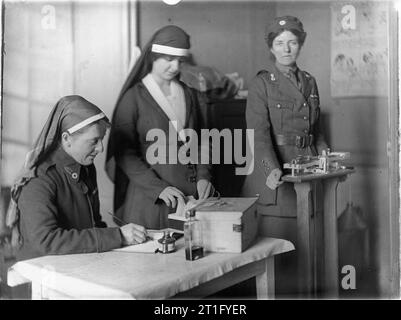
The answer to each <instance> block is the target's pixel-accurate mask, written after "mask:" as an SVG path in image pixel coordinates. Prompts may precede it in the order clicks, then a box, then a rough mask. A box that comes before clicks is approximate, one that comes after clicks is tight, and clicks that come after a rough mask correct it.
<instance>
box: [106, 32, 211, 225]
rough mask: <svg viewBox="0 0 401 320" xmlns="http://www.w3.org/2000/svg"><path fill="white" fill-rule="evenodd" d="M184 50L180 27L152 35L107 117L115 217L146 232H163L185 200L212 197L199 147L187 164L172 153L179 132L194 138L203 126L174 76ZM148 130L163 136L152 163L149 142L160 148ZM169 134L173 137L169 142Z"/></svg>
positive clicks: (180, 141) (192, 97)
mask: <svg viewBox="0 0 401 320" xmlns="http://www.w3.org/2000/svg"><path fill="white" fill-rule="evenodd" d="M189 48H190V41H189V36H188V34H187V33H186V32H185V31H184V30H182V29H181V28H179V27H177V26H173V25H169V26H166V27H163V28H161V29H160V30H158V31H157V32H156V33H155V34H154V35H153V36H152V38H151V39H150V41H149V42H148V43H147V44H146V46H145V47H144V48H143V51H142V54H141V56H140V57H139V58H138V60H137V61H136V63H135V65H134V67H133V69H132V70H131V72H130V74H129V75H128V78H127V80H126V81H125V84H124V86H123V88H122V90H121V93H120V95H119V97H118V100H117V104H116V107H115V110H114V113H113V117H112V127H111V132H110V139H109V143H108V147H107V159H106V171H107V173H108V176H109V177H110V179H111V180H112V181H113V182H114V184H115V189H114V211H115V215H116V216H118V217H119V218H121V219H123V220H124V221H127V222H135V223H138V224H141V225H143V226H145V227H146V228H155V229H157V228H165V227H168V214H169V213H172V212H175V208H176V207H177V204H178V202H179V201H185V199H186V197H187V196H190V195H192V196H194V197H195V198H199V199H203V198H207V197H209V196H210V195H211V194H213V193H214V188H213V186H212V184H211V182H210V180H211V174H210V169H211V166H210V165H209V164H201V162H200V155H201V152H202V150H201V147H200V144H199V145H197V146H196V150H197V151H198V152H197V153H198V154H197V155H196V154H195V155H194V154H192V155H190V154H189V153H187V154H186V156H188V157H189V158H191V159H192V160H191V161H190V162H189V163H186V162H185V163H181V162H183V161H180V157H178V154H177V153H179V151H180V150H181V149H180V148H181V147H182V146H183V145H184V144H185V142H187V141H188V139H187V137H186V136H185V134H184V130H182V129H192V130H194V131H193V132H196V133H197V134H198V135H197V136H198V137H200V134H199V133H200V129H202V127H203V124H202V123H201V119H202V118H201V116H200V110H199V104H198V101H197V98H196V93H195V92H194V91H193V89H190V88H189V87H187V86H186V85H185V84H184V83H182V82H180V81H179V80H178V77H177V76H178V74H179V72H180V64H181V62H182V61H183V59H185V57H186V56H187V55H188V49H189ZM152 129H157V132H162V133H164V136H165V141H166V143H164V146H163V148H159V149H158V151H160V152H161V153H162V155H166V157H165V158H166V159H164V160H163V161H159V162H158V163H155V161H153V160H154V159H149V158H150V157H149V154H153V152H148V153H147V151H148V149H149V147H151V146H153V148H154V145H153V144H154V143H158V146H160V141H158V139H160V138H156V139H157V140H156V139H155V141H154V140H152V141H148V140H147V139H146V137H147V134H148V133H149V132H150V130H152ZM171 131H173V132H171ZM152 132H155V131H154V130H153V131H152ZM169 134H170V135H171V134H174V135H177V134H178V137H177V139H169V137H171V136H170V135H169ZM199 140H200V139H199ZM189 141H191V142H192V143H193V142H194V141H196V139H194V140H193V139H191V138H190V139H189ZM184 147H185V146H184ZM152 150H153V149H152ZM188 150H191V152H192V150H193V149H192V148H188ZM204 150H205V149H204ZM172 155H173V156H172ZM155 156H156V157H157V156H158V155H157V154H156V155H155ZM159 156H160V154H159Z"/></svg>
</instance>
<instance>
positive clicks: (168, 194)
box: [159, 186, 186, 208]
mask: <svg viewBox="0 0 401 320" xmlns="http://www.w3.org/2000/svg"><path fill="white" fill-rule="evenodd" d="M185 198H186V197H185V195H184V194H183V193H182V192H181V191H180V190H178V189H177V188H175V187H171V186H170V187H167V188H165V189H164V190H163V191H162V192H161V193H160V195H159V199H162V200H163V201H164V203H165V204H166V205H167V206H168V207H170V206H171V207H172V208H175V207H176V206H177V200H178V201H183V202H184V203H185Z"/></svg>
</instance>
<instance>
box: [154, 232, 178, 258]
mask: <svg viewBox="0 0 401 320" xmlns="http://www.w3.org/2000/svg"><path fill="white" fill-rule="evenodd" d="M157 241H158V242H159V249H158V252H161V253H170V252H174V251H175V239H174V238H173V237H171V236H170V233H169V232H168V231H164V234H163V238H161V239H159V240H157Z"/></svg>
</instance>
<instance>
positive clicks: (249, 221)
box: [169, 197, 258, 253]
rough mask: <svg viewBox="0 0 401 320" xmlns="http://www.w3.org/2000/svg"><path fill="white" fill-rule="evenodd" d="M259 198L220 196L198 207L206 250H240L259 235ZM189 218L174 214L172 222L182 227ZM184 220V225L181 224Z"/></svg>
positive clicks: (245, 247)
mask: <svg viewBox="0 0 401 320" xmlns="http://www.w3.org/2000/svg"><path fill="white" fill-rule="evenodd" d="M256 200H257V198H256V197H254V198H220V199H218V200H211V201H205V202H204V203H202V204H200V205H199V206H197V207H196V209H195V212H196V218H197V219H198V220H200V221H202V234H203V243H204V249H205V250H206V251H210V252H232V253H239V252H243V251H244V250H246V249H247V248H248V247H249V246H250V245H251V244H252V242H253V240H254V239H255V238H256V236H257V230H258V217H257V213H256ZM184 220H185V219H182V218H181V217H177V216H176V215H174V214H172V215H169V224H170V225H174V227H175V228H180V229H181V228H182V226H183V222H184ZM180 222H181V226H180V225H179V224H180Z"/></svg>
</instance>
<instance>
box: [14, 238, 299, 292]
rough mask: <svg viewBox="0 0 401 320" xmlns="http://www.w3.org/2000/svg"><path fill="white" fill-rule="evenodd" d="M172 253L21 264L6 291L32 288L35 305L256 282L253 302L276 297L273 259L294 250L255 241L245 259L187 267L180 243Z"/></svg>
mask: <svg viewBox="0 0 401 320" xmlns="http://www.w3.org/2000/svg"><path fill="white" fill-rule="evenodd" d="M176 248H177V250H176V252H173V253H170V254H161V253H157V254H154V253H130V252H121V251H120V252H119V251H110V252H104V253H89V254H74V255H60V256H44V257H40V258H35V259H31V260H26V261H20V262H18V263H16V264H15V265H13V266H12V267H11V268H10V269H9V271H8V285H9V286H15V285H19V284H22V283H26V282H32V298H33V299H65V298H67V299H166V298H177V299H179V298H201V297H205V296H208V295H210V294H213V293H215V292H218V291H220V290H222V289H225V288H227V287H229V286H232V285H234V284H237V283H240V282H242V281H244V280H246V279H249V278H252V277H256V286H257V298H258V299H267V298H273V297H274V256H275V255H277V254H280V253H284V252H288V251H291V250H294V246H293V244H292V243H291V242H289V241H286V240H282V239H274V238H258V239H257V241H255V243H254V245H252V246H251V247H250V248H248V249H247V250H246V251H245V252H243V253H207V254H206V256H205V257H203V258H201V259H199V260H196V261H186V260H185V251H184V244H183V239H180V240H178V241H177V243H176Z"/></svg>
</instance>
